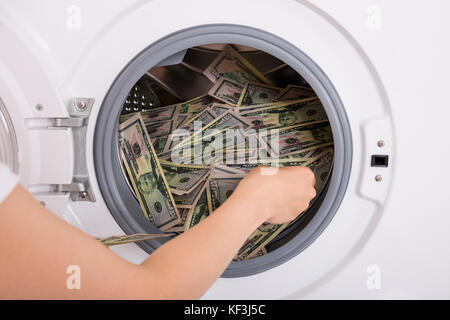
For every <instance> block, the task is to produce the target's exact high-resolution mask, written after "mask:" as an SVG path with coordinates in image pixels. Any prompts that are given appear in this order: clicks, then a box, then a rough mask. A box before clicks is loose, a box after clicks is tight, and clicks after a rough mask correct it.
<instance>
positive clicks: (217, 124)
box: [203, 111, 252, 131]
mask: <svg viewBox="0 0 450 320" xmlns="http://www.w3.org/2000/svg"><path fill="white" fill-rule="evenodd" d="M235 125H239V126H240V127H242V128H243V129H247V128H248V127H251V126H252V123H251V122H250V121H248V120H247V119H245V118H243V117H242V116H240V115H238V114H236V113H234V112H232V111H228V112H225V113H224V114H222V115H220V116H218V117H217V118H216V119H215V120H214V121H212V122H210V123H208V124H207V125H206V126H205V127H204V128H203V131H205V130H223V129H226V128H229V127H233V126H235Z"/></svg>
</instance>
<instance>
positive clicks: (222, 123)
mask: <svg viewBox="0 0 450 320" xmlns="http://www.w3.org/2000/svg"><path fill="white" fill-rule="evenodd" d="M251 125H252V124H251V122H249V121H247V120H246V119H244V118H242V117H241V116H239V115H237V114H236V113H234V112H232V111H228V112H226V113H224V114H222V115H220V116H218V117H217V118H216V119H214V120H213V121H211V122H210V123H208V124H207V125H205V126H204V127H203V128H202V130H200V131H196V132H194V133H193V134H192V135H191V136H189V137H187V138H184V139H183V140H182V141H179V142H178V143H177V144H176V147H175V148H180V147H183V146H185V145H186V144H189V143H190V144H191V146H194V145H195V144H196V143H197V142H198V141H201V140H206V139H207V138H209V137H211V136H214V135H216V133H217V132H218V131H222V130H226V129H228V128H231V127H236V126H239V127H241V128H243V129H246V128H248V127H250V126H251Z"/></svg>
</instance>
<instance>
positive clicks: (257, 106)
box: [235, 101, 292, 114]
mask: <svg viewBox="0 0 450 320" xmlns="http://www.w3.org/2000/svg"><path fill="white" fill-rule="evenodd" d="M289 103H292V101H290V102H289ZM285 104H288V102H287V101H276V102H269V103H263V104H255V105H251V106H240V107H239V108H237V110H238V112H239V114H244V113H247V112H250V111H256V110H259V109H263V108H268V107H275V106H279V105H285ZM235 110H236V108H235Z"/></svg>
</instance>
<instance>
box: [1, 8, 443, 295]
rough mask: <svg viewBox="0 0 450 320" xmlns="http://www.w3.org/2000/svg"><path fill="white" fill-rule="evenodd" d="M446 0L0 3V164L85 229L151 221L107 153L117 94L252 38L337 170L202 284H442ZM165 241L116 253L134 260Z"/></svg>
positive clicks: (343, 291)
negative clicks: (308, 99)
mask: <svg viewBox="0 0 450 320" xmlns="http://www.w3.org/2000/svg"><path fill="white" fill-rule="evenodd" d="M449 10H450V4H449V3H448V2H446V1H443V0H442V1H438V0H435V1H418V0H417V1H387V0H370V1H367V0H345V1H333V0H315V1H306V0H280V1H274V0H258V1H256V0H247V1H235V0H229V1H226V2H222V1H203V0H192V1H177V0H169V1H167V0H166V1H162V0H139V1H129V0H127V1H113V2H111V1H105V0H102V1H81V0H70V1H66V0H62V1H51V0H48V1H14V2H10V1H1V3H0V43H1V50H0V115H1V119H2V121H1V122H0V143H1V144H0V151H1V153H0V156H1V161H2V162H5V163H7V164H8V165H9V167H10V168H11V169H12V170H13V171H15V172H17V173H18V174H19V176H20V180H21V183H22V184H23V185H24V186H25V187H26V188H27V189H28V190H29V191H30V192H31V193H32V194H33V195H34V197H35V198H36V199H38V200H39V201H40V202H41V203H42V204H44V205H45V206H46V207H47V208H48V209H50V210H51V211H52V212H54V213H55V214H56V215H58V216H59V217H61V218H62V219H64V220H65V221H67V222H68V223H70V224H71V225H73V226H75V227H77V228H79V229H80V230H82V231H84V232H86V233H87V234H89V235H91V236H94V237H107V236H110V235H118V234H130V233H136V232H149V230H146V229H145V227H143V224H142V223H141V222H142V221H141V220H142V219H143V218H142V216H139V215H136V214H135V212H136V211H139V204H138V203H137V201H136V200H135V199H134V198H133V194H132V192H131V190H130V188H129V186H128V185H127V183H126V180H125V179H124V176H123V172H122V170H121V168H120V161H119V157H118V150H117V126H118V122H117V119H118V117H119V115H120V113H121V112H122V108H123V103H124V101H125V100H126V98H127V95H128V93H129V92H130V90H131V88H132V87H133V86H134V85H135V83H136V82H137V81H138V80H139V79H140V78H141V77H142V76H143V75H144V74H146V73H147V72H148V70H150V69H152V68H153V67H155V66H169V65H173V64H174V63H177V62H180V61H181V59H182V58H183V57H184V56H185V53H186V50H187V49H188V48H194V47H202V46H203V47H206V48H207V47H208V46H209V45H211V44H223V43H232V44H234V45H235V46H237V47H239V46H241V47H242V48H246V47H250V48H254V49H256V50H259V51H260V52H264V53H266V54H269V55H270V56H271V57H274V58H275V59H276V61H281V63H282V64H283V65H285V66H289V67H290V68H291V70H295V71H296V72H297V73H298V74H300V75H301V76H302V78H303V79H304V80H305V81H306V82H307V83H308V84H309V85H310V86H311V88H312V89H314V91H315V92H316V94H317V96H318V97H319V99H320V101H321V103H322V105H323V107H324V109H325V111H326V113H327V116H328V119H329V122H330V125H331V128H332V132H333V139H334V160H333V161H334V162H333V171H332V173H331V176H330V177H329V179H328V182H327V186H326V188H325V190H324V192H322V193H321V195H320V199H318V201H316V202H315V203H314V206H315V211H314V214H313V215H312V216H311V217H310V219H309V220H308V221H307V223H305V224H304V225H303V226H302V228H301V230H300V231H298V232H295V230H294V231H292V232H291V235H290V237H289V239H288V241H285V242H284V243H282V245H279V246H277V247H276V248H275V249H274V250H272V251H271V252H269V253H268V254H266V255H264V256H261V257H256V258H254V259H250V260H246V261H239V262H231V263H230V265H229V266H228V268H227V269H226V271H225V272H224V274H223V275H222V276H221V277H220V278H219V279H218V280H217V281H216V282H215V283H214V285H213V286H212V287H211V288H210V289H209V290H208V291H207V292H206V293H205V295H204V297H203V298H205V299H229V298H232V299H317V298H324V299H334V298H344V299H347V298H349V299H355V298H357V299H360V298H362V299H379V298H388V299H389V298H450V276H449V272H448V270H450V232H449V229H450V204H449V201H448V198H449V196H450V192H449V191H450V182H449V181H450V168H449V166H448V164H447V162H448V159H449V158H450V148H449V146H448V142H447V137H449V136H450V129H449V126H448V123H447V120H448V119H449V118H450V111H449V108H448V102H447V100H448V98H447V94H448V92H449V91H450V90H449V89H450V86H449V81H448V74H450V62H449V59H448V57H449V56H450V45H449V44H448V41H446V39H447V38H448V30H449V28H450V22H449V21H448V19H447V17H446V12H448V11H449ZM267 68H268V67H267ZM185 85H187V84H185ZM183 87H184V85H183V83H181V84H180V88H181V89H180V90H181V91H180V92H181V93H182V91H183V90H182V88H183ZM181 93H180V94H179V95H181ZM174 95H175V96H176V95H177V94H174ZM155 99H156V100H157V97H155ZM156 100H155V101H156ZM423 155H426V156H423ZM419 160H420V161H419ZM140 219H141V220H140ZM150 231H151V230H150ZM162 242H163V240H158V239H157V240H152V241H145V242H143V243H139V244H134V243H130V244H124V245H120V246H115V247H112V248H111V250H113V251H114V252H115V253H116V254H118V255H119V256H121V257H123V258H124V259H126V260H128V261H131V262H133V263H140V262H142V261H143V260H144V259H145V258H146V257H147V256H148V255H149V254H151V252H152V251H153V250H155V249H156V248H157V247H158V246H159V245H161V243H162ZM193 254H194V253H193ZM105 272H107V271H105Z"/></svg>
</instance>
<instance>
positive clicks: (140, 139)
mask: <svg viewBox="0 0 450 320" xmlns="http://www.w3.org/2000/svg"><path fill="white" fill-rule="evenodd" d="M119 138H120V154H121V157H122V160H123V163H124V165H125V169H126V171H127V173H128V176H129V177H130V180H131V184H132V186H133V190H134V192H135V194H136V197H137V199H138V201H139V204H140V206H141V208H142V212H143V213H144V215H145V216H146V217H147V219H149V220H150V222H152V223H154V224H155V225H156V227H158V228H159V229H161V230H163V231H164V230H167V229H169V228H170V227H171V226H174V225H176V224H178V223H179V222H180V217H179V216H178V211H177V208H176V206H175V201H174V200H173V197H172V194H171V192H170V188H169V185H168V183H167V181H166V178H165V177H164V174H163V169H162V167H161V165H160V163H159V160H158V158H157V156H156V153H155V150H154V149H153V146H152V143H151V140H150V138H149V137H148V135H147V133H146V131H145V127H144V121H143V120H142V117H141V116H140V114H139V113H137V114H135V115H133V116H132V117H131V118H129V119H128V120H126V121H125V122H123V123H122V124H121V125H120V126H119Z"/></svg>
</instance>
